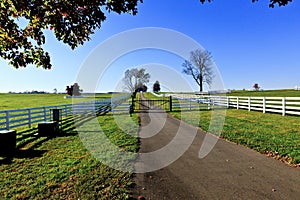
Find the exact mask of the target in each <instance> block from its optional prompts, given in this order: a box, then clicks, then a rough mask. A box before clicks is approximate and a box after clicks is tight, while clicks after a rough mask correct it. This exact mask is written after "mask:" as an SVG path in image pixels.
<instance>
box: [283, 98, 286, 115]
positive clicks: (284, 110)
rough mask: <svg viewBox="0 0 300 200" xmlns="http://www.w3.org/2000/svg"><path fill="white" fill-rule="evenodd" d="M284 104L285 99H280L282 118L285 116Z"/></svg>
mask: <svg viewBox="0 0 300 200" xmlns="http://www.w3.org/2000/svg"><path fill="white" fill-rule="evenodd" d="M285 104H286V99H285V97H282V116H285Z"/></svg>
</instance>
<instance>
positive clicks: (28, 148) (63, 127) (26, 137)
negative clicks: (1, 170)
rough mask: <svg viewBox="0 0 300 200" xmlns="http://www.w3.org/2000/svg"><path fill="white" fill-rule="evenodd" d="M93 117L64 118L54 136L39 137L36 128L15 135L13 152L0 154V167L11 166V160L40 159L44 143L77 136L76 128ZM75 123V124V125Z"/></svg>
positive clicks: (43, 151)
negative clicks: (54, 139) (40, 148)
mask: <svg viewBox="0 0 300 200" xmlns="http://www.w3.org/2000/svg"><path fill="white" fill-rule="evenodd" d="M95 117H96V116H95V115H76V116H71V117H68V118H64V119H63V120H62V121H61V122H60V124H59V131H58V132H57V133H56V134H54V135H39V134H38V128H37V127H35V128H31V129H27V130H23V131H20V132H18V133H17V138H16V149H15V151H13V152H9V153H5V154H1V152H0V165H2V164H11V163H12V162H13V158H29V159H30V158H35V157H42V156H43V154H44V153H45V152H47V151H46V150H38V149H37V148H38V147H39V146H41V145H42V144H43V143H44V142H46V141H49V140H51V139H53V138H55V137H69V136H75V135H77V134H78V133H77V131H76V126H80V125H82V124H84V123H86V122H88V121H90V120H91V119H93V118H95ZM75 121H76V123H75Z"/></svg>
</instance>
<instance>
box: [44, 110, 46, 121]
mask: <svg viewBox="0 0 300 200" xmlns="http://www.w3.org/2000/svg"><path fill="white" fill-rule="evenodd" d="M44 121H47V113H46V107H44Z"/></svg>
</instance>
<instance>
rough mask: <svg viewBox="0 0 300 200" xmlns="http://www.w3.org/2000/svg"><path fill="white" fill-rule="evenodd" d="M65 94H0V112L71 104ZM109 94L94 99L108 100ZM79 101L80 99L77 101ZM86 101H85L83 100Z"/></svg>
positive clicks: (70, 100) (98, 95)
mask: <svg viewBox="0 0 300 200" xmlns="http://www.w3.org/2000/svg"><path fill="white" fill-rule="evenodd" d="M64 96H66V95H65V94H7V93H0V110H14V109H21V108H33V107H41V106H55V105H61V104H72V99H71V98H68V99H65V98H64ZM111 96H112V95H111V94H97V95H96V96H95V98H96V99H101V98H110V97H111ZM79 100H80V99H79ZM83 100H84V101H86V99H83Z"/></svg>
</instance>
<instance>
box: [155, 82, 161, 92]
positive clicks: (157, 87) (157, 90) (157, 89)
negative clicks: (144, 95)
mask: <svg viewBox="0 0 300 200" xmlns="http://www.w3.org/2000/svg"><path fill="white" fill-rule="evenodd" d="M159 91H160V84H159V82H158V81H155V83H154V84H153V92H159Z"/></svg>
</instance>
